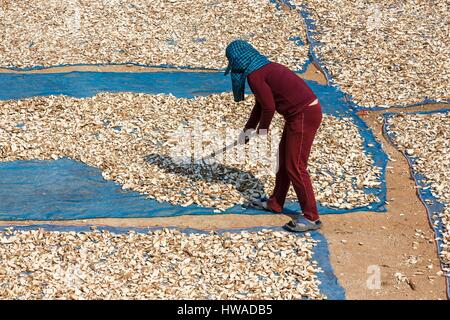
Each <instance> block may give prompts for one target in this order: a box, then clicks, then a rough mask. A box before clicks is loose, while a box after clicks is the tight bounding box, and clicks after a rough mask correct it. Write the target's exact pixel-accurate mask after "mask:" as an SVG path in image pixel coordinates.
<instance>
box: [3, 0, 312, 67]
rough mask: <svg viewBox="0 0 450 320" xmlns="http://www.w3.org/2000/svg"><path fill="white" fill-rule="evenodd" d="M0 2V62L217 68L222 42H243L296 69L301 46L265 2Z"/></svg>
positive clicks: (294, 26) (294, 22) (290, 17)
mask: <svg viewBox="0 0 450 320" xmlns="http://www.w3.org/2000/svg"><path fill="white" fill-rule="evenodd" d="M3 2H4V5H3V6H0V29H1V30H2V33H1V34H0V52H2V54H1V55H0V66H4V67H20V68H23V67H34V66H54V65H62V64H106V63H129V62H132V63H139V64H146V65H164V64H168V65H173V66H176V67H178V66H191V67H204V68H213V69H219V68H224V67H225V66H226V58H225V48H226V46H227V44H228V43H229V42H230V41H232V40H234V39H236V38H243V39H246V40H248V41H250V42H251V43H252V44H253V45H255V46H256V47H257V48H258V50H260V51H261V52H262V53H264V54H267V55H268V56H269V57H270V58H271V59H273V60H274V61H277V62H280V63H283V64H286V65H288V66H289V67H291V68H293V69H300V68H301V66H302V65H303V64H304V62H305V61H306V59H307V52H308V48H307V47H306V46H298V45H297V44H296V43H295V41H294V40H290V39H295V38H296V37H300V38H301V39H303V40H305V30H304V26H303V24H302V23H299V18H298V15H297V14H296V13H295V12H284V11H281V10H278V9H276V7H275V4H273V3H271V2H270V1H268V0H241V1H239V2H236V1H231V0H225V1H222V0H221V1H215V0H195V1H194V0H183V1H164V0H144V1H130V0H70V1H63V0H34V1H31V2H30V1H24V0H18V1H9V0H6V1H3Z"/></svg>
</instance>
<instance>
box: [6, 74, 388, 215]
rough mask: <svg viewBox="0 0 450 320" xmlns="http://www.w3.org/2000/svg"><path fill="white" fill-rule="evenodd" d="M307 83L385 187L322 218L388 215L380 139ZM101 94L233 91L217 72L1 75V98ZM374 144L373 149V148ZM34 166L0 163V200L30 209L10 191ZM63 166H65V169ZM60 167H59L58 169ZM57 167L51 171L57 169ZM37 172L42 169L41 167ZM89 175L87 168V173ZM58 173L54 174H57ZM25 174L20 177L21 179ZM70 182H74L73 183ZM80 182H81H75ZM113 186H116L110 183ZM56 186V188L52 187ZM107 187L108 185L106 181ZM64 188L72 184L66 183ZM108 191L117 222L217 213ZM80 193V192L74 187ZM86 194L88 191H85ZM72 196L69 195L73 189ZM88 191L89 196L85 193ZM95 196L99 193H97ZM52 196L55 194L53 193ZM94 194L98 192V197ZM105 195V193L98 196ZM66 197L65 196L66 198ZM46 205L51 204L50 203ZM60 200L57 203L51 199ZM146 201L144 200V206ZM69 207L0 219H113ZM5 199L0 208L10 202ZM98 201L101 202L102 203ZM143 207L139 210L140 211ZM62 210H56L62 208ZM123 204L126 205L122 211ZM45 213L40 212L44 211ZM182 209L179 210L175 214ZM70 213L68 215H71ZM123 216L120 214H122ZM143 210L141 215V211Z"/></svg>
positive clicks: (100, 211) (331, 92) (321, 88)
mask: <svg viewBox="0 0 450 320" xmlns="http://www.w3.org/2000/svg"><path fill="white" fill-rule="evenodd" d="M307 83H308V84H309V85H310V87H311V88H312V90H313V91H314V92H316V94H317V95H318V97H319V99H320V101H321V104H322V108H323V110H324V112H325V113H328V114H332V115H335V116H339V117H349V118H351V119H352V121H353V122H354V123H355V125H357V127H358V129H359V131H360V134H361V135H362V137H363V141H364V149H365V151H366V152H367V153H368V154H369V155H371V156H372V158H373V160H374V165H376V166H379V167H381V175H380V182H381V185H380V187H379V188H366V189H365V191H366V192H368V193H373V194H375V195H376V196H377V197H378V198H379V199H380V202H373V203H371V204H369V205H368V206H363V207H356V208H352V209H334V208H327V207H322V206H319V212H320V213H322V214H323V213H346V212H354V211H378V212H385V211H386V208H385V202H386V181H385V180H386V179H385V169H386V164H387V156H386V154H385V153H384V152H383V150H382V147H381V145H380V143H379V142H378V141H377V140H376V138H375V136H374V134H373V132H371V130H370V129H369V128H368V126H367V125H366V124H365V123H364V121H362V120H361V119H360V118H359V117H358V116H356V115H355V113H354V112H353V111H352V110H350V109H349V108H348V106H347V104H346V101H345V99H344V96H343V94H342V92H340V91H339V90H338V89H337V88H334V87H330V86H326V85H320V84H318V83H317V82H315V81H309V80H307ZM192 88H201V91H199V90H198V89H195V90H193V89H192ZM101 91H108V92H124V91H128V92H139V93H171V94H173V95H175V96H177V97H187V98H192V97H194V96H196V95H199V94H211V93H219V92H228V91H230V80H229V78H228V77H224V76H223V75H222V74H219V73H198V72H139V73H130V72H91V71H88V72H86V71H72V72H66V73H44V74H39V73H36V74H35V73H30V74H16V73H0V99H21V98H25V97H30V96H37V95H38V96H42V95H52V94H65V95H69V96H74V97H89V96H93V95H95V94H97V93H98V92H101ZM369 145H371V146H369ZM63 161H64V160H60V161H59V162H56V163H54V164H53V166H54V167H55V168H56V169H60V172H61V173H62V174H63V175H65V176H67V174H68V171H70V170H72V169H73V170H79V169H78V168H76V167H74V166H75V165H74V164H70V163H69V164H67V162H66V163H64V162H63ZM36 163H40V164H41V165H42V166H48V163H46V162H36V161H13V162H10V163H0V170H2V171H3V179H4V180H5V179H6V174H7V172H8V171H5V168H8V167H9V166H10V167H9V169H8V170H12V171H9V172H10V173H13V174H16V176H15V177H12V178H10V179H12V180H11V181H10V182H9V184H7V183H6V184H4V185H5V188H6V189H7V190H8V194H5V192H3V195H2V193H0V198H2V197H3V199H7V200H9V201H10V202H13V201H14V198H18V197H20V199H21V201H22V202H23V203H24V204H26V201H25V200H24V198H23V197H21V196H22V195H23V194H21V192H20V190H17V193H18V195H17V197H11V196H10V195H9V194H10V192H9V191H10V190H11V188H12V187H14V184H13V181H14V179H17V180H21V181H23V179H25V178H26V177H28V179H30V176H33V174H32V171H30V172H29V173H28V174H26V173H27V171H24V172H25V175H24V172H21V171H20V170H21V168H23V167H27V166H35V167H36V168H37V169H39V168H38V167H37V165H36ZM64 164H66V167H65V168H64ZM58 166H59V167H58ZM55 168H53V169H55ZM39 170H42V168H40V169H39ZM64 170H65V171H64ZM86 170H87V169H86ZM55 172H56V171H55ZM21 175H22V176H21ZM86 175H87V176H89V177H90V178H89V179H97V178H94V177H95V176H96V175H97V176H98V177H99V178H98V179H101V180H102V181H103V178H102V177H101V174H100V171H98V172H86ZM40 179H42V180H43V181H38V182H36V183H37V184H39V183H40V184H42V185H46V184H47V185H49V184H50V185H52V183H50V182H51V180H48V181H47V180H46V179H56V180H55V181H58V179H60V178H58V177H57V178H55V176H54V175H45V174H44V175H43V176H42V175H41V178H40ZM71 179H72V178H71ZM77 183H79V182H77ZM96 183H97V184H99V183H100V180H98V181H96ZM110 183H113V182H110ZM53 184H54V183H53ZM105 184H106V182H105ZM65 185H70V184H68V183H65ZM0 186H1V183H0ZM106 186H107V188H110V190H111V194H113V195H114V197H113V196H110V199H111V201H113V200H114V201H117V203H118V205H119V207H117V206H114V209H119V208H120V209H121V210H120V213H116V214H114V215H113V216H116V217H117V216H119V217H142V216H147V217H148V216H149V215H155V214H156V215H157V216H162V215H164V216H175V215H182V214H213V213H215V212H214V209H213V208H202V207H196V206H190V207H187V208H185V207H181V206H171V205H169V204H168V203H159V202H157V201H155V200H150V199H145V201H146V202H145V204H144V200H143V199H144V198H141V197H143V196H142V195H140V194H138V193H133V192H121V193H120V195H121V197H119V196H117V195H118V194H119V193H117V192H114V191H112V190H121V187H120V186H119V185H118V184H115V185H106ZM74 188H75V190H76V187H74ZM23 190H26V191H27V192H28V191H29V192H31V193H32V192H35V191H34V190H32V188H30V190H28V189H23ZM86 190H89V188H87V189H86ZM69 191H70V190H69ZM69 191H68V193H67V195H69V194H70V195H71V196H73V197H74V198H76V194H74V193H72V194H71V193H70V192H69ZM86 192H87V191H86ZM96 192H97V191H96ZM32 194H33V193H32ZM49 194H52V193H49ZM94 194H95V192H94ZM100 194H103V191H101V192H100ZM65 195H66V194H61V195H60V196H61V197H63V196H65ZM33 196H34V197H35V199H36V201H35V203H39V201H40V200H42V198H45V197H44V195H41V194H40V195H38V194H36V195H34V194H33ZM47 200H48V199H47ZM53 200H56V199H53ZM131 200H133V205H131V204H130V207H129V209H127V208H126V207H124V206H123V203H125V202H127V201H131ZM141 200H142V201H141ZM65 201H66V202H64V203H61V202H57V203H56V205H55V204H54V207H52V208H49V204H45V206H44V204H42V205H43V207H42V208H47V212H43V211H42V210H37V209H38V208H34V209H33V210H31V209H30V208H28V209H27V208H26V207H25V208H24V207H21V206H22V204H20V205H19V202H16V204H15V206H19V207H21V210H19V211H20V212H22V213H24V212H26V217H19V216H18V215H17V213H16V211H14V209H13V207H14V206H13V205H12V204H11V205H10V206H8V207H5V208H1V203H0V210H1V211H2V214H0V217H1V218H2V219H13V220H16V219H19V220H20V219H36V220H47V219H50V220H51V219H55V218H56V219H75V218H78V219H80V218H88V217H89V218H94V217H105V215H104V214H105V212H109V214H110V215H109V216H111V214H112V212H111V211H110V209H111V208H110V209H107V208H106V204H105V205H104V206H101V207H100V208H95V207H92V206H91V204H90V203H89V202H88V203H86V204H85V207H78V210H79V212H83V214H85V215H87V216H80V215H79V214H78V213H76V212H74V211H72V209H70V208H71V206H73V203H72V202H70V200H69V199H66V200H65ZM6 202H7V201H6V200H4V201H2V203H6ZM99 202H100V199H99ZM138 203H140V206H141V207H140V208H141V211H139V210H138V208H139V205H138ZM150 204H151V205H152V206H154V210H153V212H152V213H150V208H149V207H148V206H149V205H150ZM60 205H61V206H62V207H60V208H59V209H57V208H58V207H59V206H60ZM121 205H122V206H121ZM42 208H41V209H42ZM177 208H178V209H177ZM69 209H70V210H69ZM64 210H68V211H70V212H73V213H72V214H69V213H67V215H66V216H63V215H61V212H63V211H64ZM118 211H119V210H118ZM138 211H139V212H138ZM298 211H299V206H298V204H297V203H296V202H294V203H290V204H288V205H287V210H286V213H292V214H294V213H296V212H297V213H298ZM223 213H245V214H264V213H266V212H265V211H262V210H257V209H248V208H244V207H242V206H236V207H233V208H231V209H228V210H227V211H225V212H223Z"/></svg>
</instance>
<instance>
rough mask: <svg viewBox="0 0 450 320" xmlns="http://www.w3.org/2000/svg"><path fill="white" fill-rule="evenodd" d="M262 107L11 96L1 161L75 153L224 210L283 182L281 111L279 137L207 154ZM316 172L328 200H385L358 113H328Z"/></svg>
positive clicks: (154, 193)
mask: <svg viewBox="0 0 450 320" xmlns="http://www.w3.org/2000/svg"><path fill="white" fill-rule="evenodd" d="M253 104H254V102H253V99H252V98H251V97H248V98H247V99H246V101H245V102H243V103H240V104H237V105H235V103H234V102H233V99H232V96H231V94H229V93H224V94H219V95H210V96H206V97H196V98H194V99H185V98H176V97H174V96H171V95H147V94H131V93H121V94H110V93H102V94H98V95H96V96H94V97H92V98H84V99H76V98H71V97H67V96H50V97H34V98H29V99H23V100H17V101H13V100H10V101H4V102H0V115H1V121H0V123H1V128H0V161H2V162H5V161H14V160H52V159H53V160H56V159H58V158H62V157H68V158H70V159H73V160H77V161H81V162H83V163H85V164H87V165H89V166H91V167H95V168H99V169H101V171H102V172H101V173H102V176H103V178H104V179H106V180H114V181H115V182H117V183H119V184H120V185H121V186H122V189H130V190H133V191H137V192H139V193H141V194H145V195H146V196H148V197H149V198H152V199H156V200H158V201H165V202H168V203H170V204H172V205H181V206H185V207H186V206H190V205H192V204H196V205H200V206H204V207H212V208H215V209H218V210H225V209H228V208H231V207H233V206H236V205H239V204H245V203H249V202H252V200H255V199H258V198H261V197H265V196H267V195H268V194H270V192H271V190H272V189H273V187H274V184H275V172H276V165H277V163H276V162H274V161H276V154H277V150H278V142H279V139H280V136H281V132H282V129H283V121H282V119H281V117H280V116H277V117H276V118H275V119H274V122H273V125H272V132H271V136H270V137H269V138H270V139H266V140H263V139H256V138H255V139H252V141H251V142H250V143H249V144H248V145H246V146H245V147H244V146H240V147H239V146H238V147H236V148H234V149H232V150H230V151H228V152H226V153H225V154H224V155H221V156H219V157H217V161H216V162H214V163H211V164H206V165H205V164H203V163H202V162H201V161H200V159H201V158H202V157H204V156H206V155H207V154H209V153H210V152H212V151H214V150H217V149H220V148H221V147H223V145H224V142H226V143H225V144H228V143H230V142H232V141H233V140H234V139H235V138H236V136H237V135H238V134H239V130H240V128H242V127H243V126H244V122H245V121H246V117H247V114H248V113H249V112H250V110H251V108H252V105H253ZM168 110H170V111H169V112H168ZM197 144H198V146H197ZM197 150H198V152H197ZM309 170H310V173H311V175H312V178H313V181H314V188H315V190H316V194H317V200H318V201H319V203H320V204H321V205H322V206H326V207H331V208H335V209H352V208H357V207H365V206H368V205H370V204H371V203H373V202H380V199H378V198H377V196H376V195H374V194H373V193H367V192H366V191H365V189H366V188H376V187H377V188H380V185H381V181H380V175H381V171H382V168H380V167H378V166H376V165H374V161H373V159H372V157H371V155H370V154H367V152H366V151H365V150H364V147H363V137H362V136H361V134H360V131H359V129H358V127H357V125H356V124H355V123H353V122H352V119H351V118H347V117H342V118H338V117H335V116H332V115H324V120H323V124H322V126H321V128H320V129H319V132H318V137H317V139H316V140H315V145H314V148H313V151H312V154H311V165H310V167H309ZM294 197H295V195H294V192H293V190H291V192H290V198H294Z"/></svg>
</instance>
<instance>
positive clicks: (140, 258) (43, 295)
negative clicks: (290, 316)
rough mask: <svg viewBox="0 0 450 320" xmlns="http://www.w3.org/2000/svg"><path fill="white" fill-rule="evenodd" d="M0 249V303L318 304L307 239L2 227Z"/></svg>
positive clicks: (270, 233) (260, 233)
mask: <svg viewBox="0 0 450 320" xmlns="http://www.w3.org/2000/svg"><path fill="white" fill-rule="evenodd" d="M0 244H1V245H0V258H1V259H0V282H1V283H2V284H1V285H0V292H1V297H2V299H169V300H173V299H305V298H308V299H311V298H313V299H323V298H326V297H325V296H324V295H323V294H322V293H321V292H320V291H319V285H320V284H321V282H320V280H319V279H318V274H319V273H320V272H323V270H321V269H320V267H318V266H317V261H314V260H313V251H312V250H313V248H314V247H315V246H316V245H317V241H316V240H314V239H313V238H312V237H311V236H310V234H307V235H306V236H304V237H298V236H296V235H293V234H288V233H286V232H282V231H274V230H267V229H262V230H254V231H242V232H221V233H220V234H217V233H215V232H211V233H205V232H204V233H199V232H198V231H197V232H195V231H191V232H189V233H188V232H181V231H179V230H177V229H159V230H149V231H147V232H145V231H144V232H142V231H141V232H136V231H131V232H128V233H123V232H122V233H118V232H117V230H101V231H98V230H95V228H92V230H89V229H88V230H84V231H80V230H75V231H70V230H63V231H60V230H45V229H37V230H16V229H8V228H7V229H6V230H2V231H1V232H0ZM17 266H20V268H17Z"/></svg>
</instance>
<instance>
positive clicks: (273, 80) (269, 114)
mask: <svg viewBox="0 0 450 320" xmlns="http://www.w3.org/2000/svg"><path fill="white" fill-rule="evenodd" d="M247 81H248V84H249V85H250V89H251V90H252V91H253V94H254V95H255V98H256V99H255V100H256V103H255V106H254V107H253V110H252V113H251V115H250V118H249V119H248V121H247V124H246V125H245V129H256V126H258V123H259V126H258V130H268V129H269V126H270V123H271V121H272V118H273V115H274V114H275V111H277V112H278V113H280V114H281V115H283V117H284V118H285V119H287V118H289V117H290V116H292V115H294V114H296V113H298V112H299V111H301V109H302V108H303V107H305V106H307V105H309V104H310V103H311V102H313V101H314V100H315V99H316V98H317V97H316V95H315V94H314V92H312V90H311V89H310V88H309V87H308V85H307V84H306V82H305V81H303V79H301V78H300V77H299V76H297V75H296V74H295V73H294V72H292V71H291V70H289V69H288V68H286V67H285V66H283V65H281V64H279V63H275V62H271V63H269V64H267V65H265V66H263V67H262V68H260V69H258V70H255V71H253V72H252V73H250V74H249V75H248V76H247Z"/></svg>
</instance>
